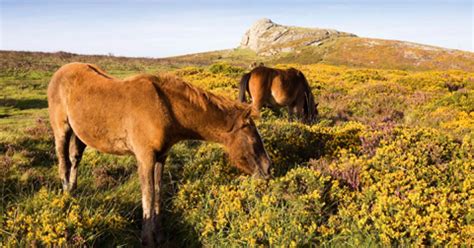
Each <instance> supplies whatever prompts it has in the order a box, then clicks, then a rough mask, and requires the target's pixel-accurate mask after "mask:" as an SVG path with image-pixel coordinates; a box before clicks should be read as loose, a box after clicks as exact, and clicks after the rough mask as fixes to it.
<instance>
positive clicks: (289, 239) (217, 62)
mask: <svg viewBox="0 0 474 248" xmlns="http://www.w3.org/2000/svg"><path fill="white" fill-rule="evenodd" d="M361 39H363V38H341V40H334V41H328V43H327V44H326V45H324V44H322V45H320V46H318V47H315V48H314V49H315V50H311V51H303V52H304V53H306V54H311V53H312V52H314V54H315V55H314V57H316V56H320V59H318V60H317V61H322V62H324V63H327V64H329V63H333V64H343V65H342V66H340V65H339V66H334V65H327V64H311V61H312V60H310V59H312V58H313V57H312V56H308V60H306V61H303V60H301V61H299V62H300V63H293V62H294V61H298V59H304V56H295V57H294V58H291V57H290V56H292V54H285V55H284V56H280V57H271V58H265V61H266V62H268V63H280V65H278V66H279V67H289V66H293V67H296V68H298V69H300V70H302V71H303V72H304V73H305V75H306V76H307V78H308V80H309V83H310V85H311V89H312V91H313V93H314V94H315V96H316V100H317V101H318V102H319V106H320V107H319V110H320V111H319V112H320V120H319V122H318V123H316V124H314V125H303V124H300V123H294V122H292V123H289V122H287V121H286V117H287V112H286V110H284V109H282V110H280V111H276V112H273V111H271V110H269V109H265V110H264V111H263V114H262V117H261V119H259V120H257V124H258V127H259V130H260V133H261V135H262V137H263V139H264V143H265V147H266V149H267V150H268V152H269V154H270V156H271V159H272V161H273V163H274V167H273V168H272V174H273V176H274V179H272V180H269V181H268V182H264V181H258V180H253V179H252V178H250V177H248V176H245V175H242V173H240V172H239V171H238V170H237V169H235V168H233V167H232V166H231V165H230V163H229V161H228V158H227V156H226V155H225V153H224V151H223V149H222V147H221V146H219V145H216V144H211V143H204V142H196V141H189V142H182V143H180V144H177V145H176V146H175V147H173V149H172V150H171V151H170V154H169V157H168V159H167V161H166V167H165V173H164V175H165V179H164V180H165V183H164V185H165V186H164V187H165V190H164V191H165V200H164V232H165V235H166V237H167V238H166V240H165V246H166V247H182V246H185V247H200V246H205V247H215V246H217V247H221V246H232V247H235V246H249V247H256V246H265V247H269V246H283V247H301V246H326V247H341V246H357V247H359V246H422V245H423V246H425V245H426V246H471V245H472V244H473V243H474V240H473V228H472V227H473V225H474V222H473V219H474V218H473V217H474V212H473V208H472V206H473V205H474V202H473V197H472V195H473V192H474V176H473V175H474V173H473V172H474V163H473V161H474V160H473V159H474V158H473V154H474V150H473V149H474V102H473V99H474V73H473V72H470V71H469V70H449V71H446V70H426V69H427V68H430V67H429V66H428V65H426V67H416V68H415V69H417V70H397V69H394V68H391V67H390V66H394V65H400V66H401V65H403V66H406V63H408V64H410V63H412V62H410V61H409V62H403V63H401V62H400V61H397V60H395V59H394V60H391V62H390V63H387V64H383V63H382V61H380V60H374V64H372V65H371V64H367V66H369V67H383V68H385V67H387V68H389V69H370V68H358V67H359V66H366V64H364V63H366V62H364V61H369V60H364V61H361V60H357V58H359V57H358V56H356V55H355V54H356V52H355V50H353V49H351V51H354V56H352V57H349V55H347V54H341V55H340V56H343V55H344V56H347V57H345V58H346V59H344V60H343V61H349V60H350V61H352V62H351V63H352V64H350V65H351V66H346V65H345V63H346V62H341V61H339V60H337V58H339V55H338V56H336V53H337V52H338V51H339V49H335V50H331V49H330V48H331V47H333V46H341V47H342V48H340V49H343V47H344V44H345V43H344V40H346V44H347V43H348V44H355V41H359V40H361ZM331 42H332V43H331ZM364 42H368V41H367V40H365V41H364ZM378 42H379V43H380V44H373V46H374V47H376V48H377V49H379V46H380V49H382V48H383V47H384V45H385V41H378ZM387 42H389V41H387ZM389 43H390V42H389ZM387 46H388V47H391V46H393V44H387ZM356 47H359V46H356ZM360 47H361V48H360V49H361V50H360V51H359V52H357V53H359V54H364V52H363V51H369V50H370V49H369V48H365V47H364V45H360ZM311 49H313V48H311ZM318 49H320V50H318ZM384 49H385V48H384ZM387 49H388V48H387ZM407 49H408V48H407ZM413 49H418V48H413ZM318 51H319V52H320V53H318ZM322 51H325V52H324V53H323V52H322ZM387 51H392V50H390V49H388V50H387ZM392 52H394V53H395V52H396V51H392ZM429 52H431V51H427V53H429ZM387 53H389V52H387ZM318 54H319V55H318ZM389 54H390V53H389ZM448 55H449V54H448ZM448 55H446V56H448ZM373 56H374V57H373V59H376V57H378V56H375V55H373ZM391 56H392V55H391ZM426 56H428V55H426ZM430 56H431V55H430ZM449 56H453V55H452V54H451V55H449ZM459 56H461V55H459ZM367 57H368V58H369V55H367ZM349 58H350V59H349ZM260 59H262V57H260V56H257V55H256V54H255V53H253V52H251V51H249V50H245V49H235V50H226V51H216V52H209V53H202V54H195V55H189V56H180V57H175V58H167V59H148V58H120V57H119V58H117V57H113V56H81V55H75V54H69V53H54V54H50V53H27V52H7V51H2V52H0V67H1V68H0V92H1V93H0V94H1V95H0V199H1V201H0V246H6V247H16V246H21V247H24V246H40V247H41V246H68V247H84V246H86V247H93V246H97V247H102V246H106V247H112V246H113V247H115V246H127V247H129V246H139V237H140V228H141V227H140V225H141V198H140V186H139V183H138V177H137V173H136V161H135V159H134V158H133V157H130V156H122V157H118V156H112V155H107V154H102V153H98V152H96V151H94V150H93V149H87V150H86V153H85V155H84V158H83V161H82V163H81V165H80V167H79V185H78V191H77V192H76V193H75V194H74V196H70V195H67V194H63V193H62V192H61V190H60V188H61V185H60V182H59V179H58V176H57V161H56V158H55V154H54V142H53V138H52V134H51V130H50V128H49V123H48V113H47V101H46V87H47V84H48V81H49V79H50V77H51V75H52V73H53V72H54V71H55V70H56V69H57V68H59V67H60V66H61V65H63V64H64V63H67V62H70V61H85V62H90V63H95V64H98V65H100V66H101V67H103V68H104V69H106V70H107V71H109V72H110V73H111V74H112V75H114V76H117V77H126V76H128V75H132V74H136V73H140V72H148V73H159V72H161V71H171V72H172V73H175V74H176V75H178V76H180V77H182V78H184V79H185V80H186V81H188V82H190V83H192V84H194V85H197V86H199V87H202V88H204V89H207V90H210V91H212V92H214V93H216V94H220V95H224V96H227V97H229V98H233V99H236V97H237V90H238V81H239V79H240V77H241V75H242V73H243V72H245V71H246V70H247V66H248V64H249V63H250V62H252V61H255V60H260ZM371 59H372V58H371ZM290 62H291V64H289V63H290ZM376 63H379V64H376ZM391 63H392V64H391ZM443 63H444V64H445V65H448V61H447V60H446V61H444V62H443ZM347 64H349V63H347ZM352 66H357V67H352ZM437 66H439V65H437ZM395 68H397V67H396V66H395ZM404 68H405V67H404ZM408 68H409V69H413V67H408ZM447 68H448V67H446V68H445V67H442V68H441V67H440V69H447ZM418 69H420V70H421V69H423V70H422V71H420V70H418Z"/></svg>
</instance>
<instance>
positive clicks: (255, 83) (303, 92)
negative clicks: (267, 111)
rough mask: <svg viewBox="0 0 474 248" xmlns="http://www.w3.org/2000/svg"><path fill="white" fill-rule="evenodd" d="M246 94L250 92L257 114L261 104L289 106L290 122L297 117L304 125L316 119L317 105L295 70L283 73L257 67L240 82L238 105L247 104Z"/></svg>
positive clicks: (301, 77)
mask: <svg viewBox="0 0 474 248" xmlns="http://www.w3.org/2000/svg"><path fill="white" fill-rule="evenodd" d="M245 92H248V93H249V95H250V97H251V98H252V105H253V107H254V109H255V110H256V111H257V112H258V111H259V110H260V109H261V108H262V107H263V106H264V105H268V106H277V107H283V106H288V116H289V119H290V120H291V119H292V118H293V115H296V117H297V118H298V119H302V120H303V122H304V123H312V122H314V121H315V120H316V118H317V116H318V109H317V106H318V104H317V103H315V102H314V96H313V94H312V93H311V89H310V87H309V84H308V81H307V80H306V78H305V76H304V75H303V73H302V72H301V71H299V70H296V69H294V68H290V69H287V70H282V69H274V68H268V67H265V66H258V67H256V68H254V69H253V70H252V71H250V72H249V73H247V74H244V76H243V77H242V79H241V80H240V91H239V100H240V101H241V102H246V97H245Z"/></svg>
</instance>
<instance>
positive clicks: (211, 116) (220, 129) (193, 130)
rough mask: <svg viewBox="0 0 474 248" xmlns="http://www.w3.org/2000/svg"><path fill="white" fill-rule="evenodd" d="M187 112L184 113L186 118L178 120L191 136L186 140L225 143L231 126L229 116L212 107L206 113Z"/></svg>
mask: <svg viewBox="0 0 474 248" xmlns="http://www.w3.org/2000/svg"><path fill="white" fill-rule="evenodd" d="M189 110H190V111H189V112H187V113H185V115H186V116H187V118H180V119H181V120H180V122H181V124H182V125H183V127H184V128H185V129H186V130H187V131H188V133H189V134H190V136H191V137H186V138H191V139H200V140H205V141H213V142H217V143H220V144H226V143H227V141H228V137H229V130H230V129H231V128H232V124H233V120H232V121H231V119H232V118H230V115H227V114H226V113H225V112H224V111H220V110H217V109H213V108H212V107H209V108H208V109H207V110H206V111H191V110H192V109H189ZM177 117H178V116H177ZM178 118H179V117H178Z"/></svg>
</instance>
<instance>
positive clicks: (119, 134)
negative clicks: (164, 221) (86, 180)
mask: <svg viewBox="0 0 474 248" xmlns="http://www.w3.org/2000/svg"><path fill="white" fill-rule="evenodd" d="M48 105H49V115H50V121H51V127H52V128H53V132H54V139H55V143H56V153H57V156H58V160H59V176H60V178H61V180H62V184H63V188H64V190H66V191H71V190H73V189H74V188H75V187H76V184H77V167H78V164H79V162H80V160H81V157H82V154H83V152H84V149H85V148H86V146H90V147H93V148H95V149H97V150H99V151H101V152H105V153H111V154H119V155H121V154H133V155H135V157H136V158H137V161H138V175H139V178H140V184H141V191H142V206H143V228H142V244H143V245H144V246H155V241H157V240H158V237H159V235H160V233H158V230H159V225H160V223H159V214H160V192H161V177H162V173H163V165H164V162H165V159H166V153H167V152H168V150H169V149H170V148H171V146H173V145H174V144H175V143H177V142H179V141H181V140H186V139H198V140H208V141H213V142H217V143H221V144H223V145H224V146H225V147H226V149H227V152H228V153H229V155H230V159H231V161H232V162H233V164H234V165H236V166H237V167H238V168H239V169H241V170H243V171H244V172H246V173H249V174H253V175H255V176H256V177H259V178H268V177H269V174H268V171H269V167H270V164H271V161H270V159H269V157H268V155H267V152H266V151H265V148H264V146H263V142H262V139H261V137H260V135H259V133H258V131H257V127H256V126H255V123H254V122H253V121H252V119H251V113H252V108H251V107H250V106H247V105H244V104H241V103H238V102H235V101H231V100H229V99H226V98H224V97H221V96H217V95H214V94H212V93H209V92H206V91H204V90H201V89H199V88H196V87H194V86H192V85H190V84H188V83H185V82H183V81H182V80H180V79H178V78H176V77H174V76H166V75H164V76H158V77H156V76H151V75H138V76H133V77H129V78H126V79H124V80H120V79H117V78H114V77H112V76H109V75H107V74H106V73H105V72H104V71H102V70H100V69H99V68H98V67H97V66H95V65H91V64H83V63H71V64H67V65H64V66H63V67H61V68H60V69H59V70H58V71H57V72H56V73H54V75H53V78H52V79H51V82H50V83H49V86H48Z"/></svg>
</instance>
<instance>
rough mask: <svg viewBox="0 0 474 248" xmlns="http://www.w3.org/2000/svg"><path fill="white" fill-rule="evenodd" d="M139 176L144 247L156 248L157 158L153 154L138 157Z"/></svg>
mask: <svg viewBox="0 0 474 248" xmlns="http://www.w3.org/2000/svg"><path fill="white" fill-rule="evenodd" d="M137 160H138V174H139V177H140V186H141V190H142V208H143V223H142V246H144V247H155V240H154V237H153V234H154V233H155V222H154V219H155V212H154V202H155V192H154V191H155V186H154V173H155V156H154V154H153V152H149V153H144V154H140V155H137Z"/></svg>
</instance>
